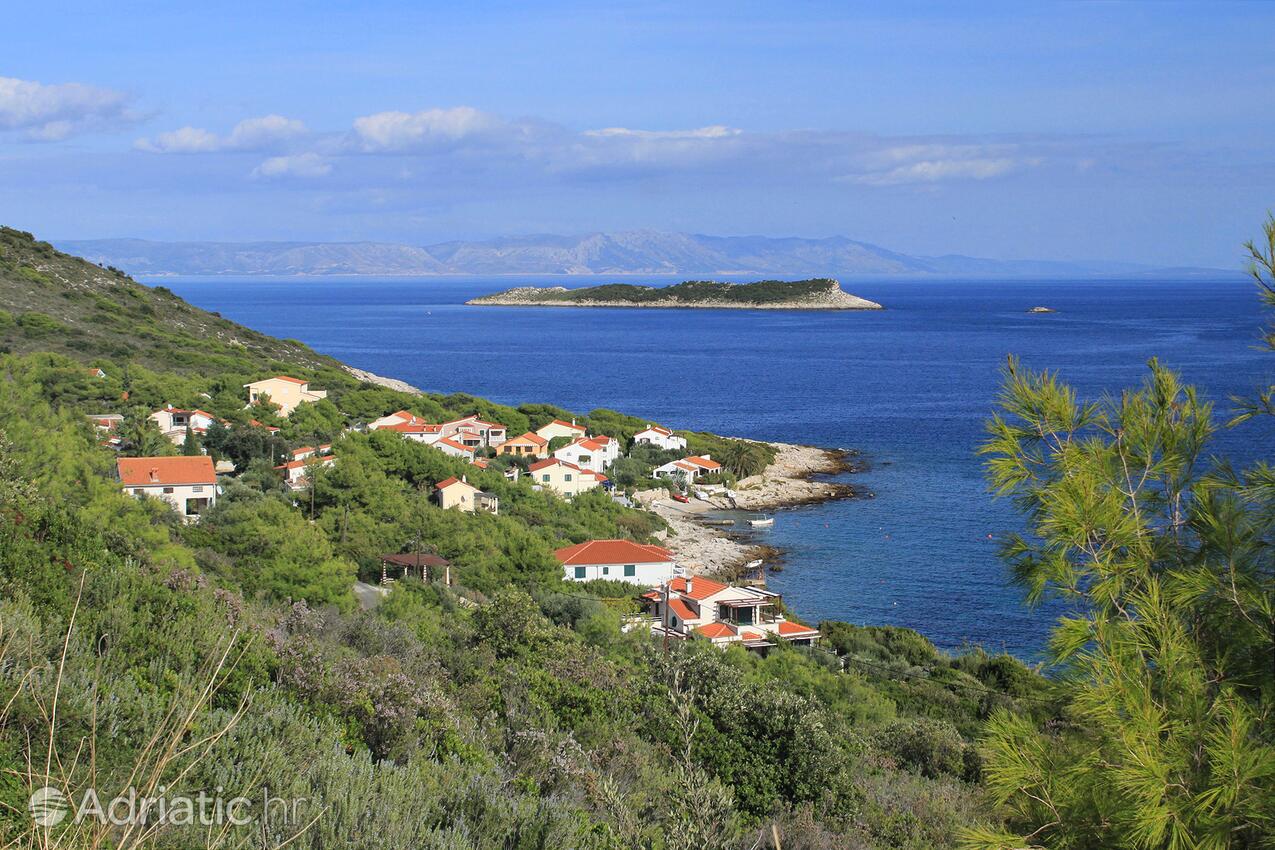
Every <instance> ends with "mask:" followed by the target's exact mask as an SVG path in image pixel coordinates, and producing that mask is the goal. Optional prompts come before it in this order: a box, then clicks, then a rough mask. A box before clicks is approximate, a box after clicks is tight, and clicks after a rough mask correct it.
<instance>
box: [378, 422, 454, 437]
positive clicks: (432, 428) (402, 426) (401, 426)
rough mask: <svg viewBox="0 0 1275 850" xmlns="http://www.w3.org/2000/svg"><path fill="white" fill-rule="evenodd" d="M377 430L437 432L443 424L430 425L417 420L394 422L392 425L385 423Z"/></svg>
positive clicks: (418, 432)
mask: <svg viewBox="0 0 1275 850" xmlns="http://www.w3.org/2000/svg"><path fill="white" fill-rule="evenodd" d="M377 430H380V431H398V432H399V433H400V434H437V433H438V432H439V431H442V430H443V426H442V425H431V424H430V423H428V422H423V421H420V420H417V421H414V422H396V423H395V424H393V425H385V426H383V427H381V428H379V429H377Z"/></svg>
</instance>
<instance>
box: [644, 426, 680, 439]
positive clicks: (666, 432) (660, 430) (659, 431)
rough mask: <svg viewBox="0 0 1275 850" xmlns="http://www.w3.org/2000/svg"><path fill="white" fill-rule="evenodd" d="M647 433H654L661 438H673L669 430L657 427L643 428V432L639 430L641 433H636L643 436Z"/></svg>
mask: <svg viewBox="0 0 1275 850" xmlns="http://www.w3.org/2000/svg"><path fill="white" fill-rule="evenodd" d="M648 431H654V432H655V433H657V434H659V435H660V436H662V437H671V436H673V432H672V431H670V430H669V429H667V428H661V427H660V426H659V425H648V426H646V428H645V429H643V430H641V431H638V433H639V434H645V433H647V432H648Z"/></svg>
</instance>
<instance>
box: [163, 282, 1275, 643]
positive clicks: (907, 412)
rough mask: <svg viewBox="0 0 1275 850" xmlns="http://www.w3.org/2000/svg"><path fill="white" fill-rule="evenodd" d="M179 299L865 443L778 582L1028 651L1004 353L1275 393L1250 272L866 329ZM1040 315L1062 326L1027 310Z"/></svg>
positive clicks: (948, 288) (502, 391) (1026, 286)
mask: <svg viewBox="0 0 1275 850" xmlns="http://www.w3.org/2000/svg"><path fill="white" fill-rule="evenodd" d="M524 281H533V282H535V281H536V279H535V278H520V279H519V280H518V282H524ZM558 282H561V281H558ZM591 282H593V281H585V282H582V281H579V280H578V279H577V280H574V281H572V282H570V283H567V284H566V285H586V284H587V283H591ZM163 283H164V284H165V285H167V286H169V287H170V288H171V289H173V290H174V291H175V292H177V293H178V294H179V295H181V296H182V297H184V298H186V299H188V300H190V301H191V302H193V303H195V304H197V305H199V306H201V307H204V308H207V309H210V310H216V311H219V312H221V313H222V314H223V315H225V316H227V317H228V318H231V319H234V320H236V321H239V322H242V323H244V324H247V325H250V326H252V327H254V328H257V329H258V330H261V331H264V332H266V333H269V334H273V335H276V336H282V337H292V338H296V339H300V340H303V341H305V342H307V343H309V344H310V345H312V346H313V347H315V348H316V349H318V350H320V351H323V352H325V353H327V354H331V355H333V356H335V357H338V358H340V359H341V360H343V361H346V362H348V363H351V364H353V365H356V366H360V367H363V368H366V369H370V370H371V371H373V372H376V373H378V374H382V375H387V376H393V377H397V378H402V379H404V380H406V381H408V382H410V383H413V384H415V385H417V386H420V387H422V388H425V389H429V390H433V391H439V392H453V391H464V392H471V393H474V394H477V395H482V396H486V397H489V398H492V399H494V400H496V401H499V402H504V403H507V404H518V403H520V402H526V401H545V402H553V403H555V404H559V405H561V406H563V407H566V408H568V409H573V410H579V411H587V410H591V409H593V408H596V407H608V408H612V409H616V410H621V411H625V412H628V413H632V414H634V415H637V416H640V417H648V418H650V419H652V420H654V421H658V422H662V423H665V424H668V425H672V426H674V427H685V428H692V429H696V430H707V431H714V432H718V433H722V434H732V435H740V436H746V437H754V438H759V439H772V440H783V441H790V442H802V443H812V444H815V445H822V446H835V447H853V448H857V449H860V450H861V451H862V452H863V453H864V454H865V455H866V457H867V458H868V459H869V461H870V462H871V470H870V471H868V472H867V473H864V474H862V475H860V476H857V477H856V480H857V481H858V482H859V483H861V484H863V485H865V486H866V487H867V488H869V489H870V490H872V491H873V492H874V493H875V494H876V498H875V499H871V500H856V501H847V502H838V503H834V504H827V505H821V506H815V507H810V508H802V509H797V510H793V511H787V512H783V513H781V514H780V516H779V520H778V522H777V523H776V525H775V527H774V528H773V529H772V530H770V531H767V532H763V533H762V534H763V535H764V538H763V539H765V540H766V542H770V543H773V544H774V545H777V546H781V547H784V548H785V549H787V550H788V551H789V557H788V561H787V567H786V569H785V570H784V571H783V572H782V573H779V574H776V575H774V576H773V577H772V580H771V586H772V588H774V589H775V590H777V591H779V592H781V593H783V594H784V596H785V597H786V598H787V600H788V601H789V602H790V603H791V604H792V605H793V606H794V607H795V609H796V610H797V611H798V612H799V613H800V614H801V616H802V617H803V618H805V619H808V620H811V621H817V620H819V619H822V618H835V619H841V620H847V621H850V622H855V623H868V624H895V625H902V626H909V627H911V628H915V629H917V630H919V631H921V632H923V633H924V634H925V635H927V636H928V637H930V638H931V639H932V640H933V641H934V642H935V643H936V644H938V645H939V646H942V647H945V648H954V647H958V646H960V645H962V644H965V643H978V644H982V645H984V646H986V647H988V648H989V649H1002V648H1003V649H1006V650H1008V651H1010V652H1014V653H1016V654H1018V655H1020V656H1023V657H1027V658H1031V657H1035V656H1037V655H1038V653H1039V652H1040V650H1041V647H1042V646H1043V643H1044V640H1045V637H1046V635H1047V633H1048V630H1049V627H1050V624H1051V622H1052V618H1053V616H1054V615H1055V614H1056V609H1046V610H1045V611H1030V610H1028V609H1027V608H1026V607H1025V606H1024V605H1023V604H1022V599H1021V594H1020V593H1019V592H1018V591H1017V590H1016V589H1014V588H1012V587H1011V586H1009V585H1008V583H1007V580H1006V577H1007V573H1006V570H1005V568H1004V566H1003V565H1002V564H1001V562H1000V561H999V560H998V559H997V557H996V545H995V543H994V542H993V540H992V539H990V538H989V535H996V534H999V533H1000V532H1003V531H1005V530H1007V529H1011V528H1014V527H1015V526H1016V523H1017V520H1016V517H1015V515H1014V513H1013V511H1012V509H1011V507H1010V505H1009V504H1008V503H1005V502H1003V501H994V500H993V499H992V498H991V497H990V496H989V495H988V494H987V492H986V486H985V483H984V479H983V476H982V471H981V468H980V465H979V461H978V460H977V458H976V457H975V454H974V453H975V449H976V448H977V446H978V445H979V443H980V442H981V441H982V439H983V425H984V422H985V420H986V419H987V417H988V415H989V413H990V411H991V409H992V404H993V399H994V398H995V396H996V392H997V387H998V373H999V369H1000V368H1001V367H1002V365H1003V364H1004V361H1005V358H1006V356H1007V355H1009V354H1011V353H1012V354H1017V355H1020V356H1021V357H1022V359H1023V361H1024V362H1025V363H1026V364H1027V365H1028V366H1031V367H1036V368H1045V367H1048V368H1052V369H1056V370H1058V371H1059V372H1060V373H1061V375H1062V377H1063V378H1064V379H1066V380H1067V381H1069V382H1070V383H1072V384H1073V385H1074V386H1076V387H1077V388H1078V389H1079V390H1080V391H1082V392H1083V393H1086V394H1090V395H1095V394H1100V393H1102V392H1104V391H1116V390H1118V389H1119V388H1121V387H1124V386H1128V385H1131V384H1134V383H1136V382H1138V381H1140V380H1141V378H1142V377H1143V375H1145V374H1146V367H1145V363H1146V360H1147V359H1148V358H1149V357H1152V356H1157V357H1159V358H1160V359H1161V361H1163V362H1165V363H1167V364H1169V365H1171V366H1172V367H1174V368H1176V369H1178V370H1180V371H1181V372H1182V373H1183V374H1184V375H1185V377H1186V379H1187V380H1189V381H1191V382H1193V383H1196V384H1198V385H1200V386H1201V388H1203V389H1204V390H1205V391H1206V395H1207V397H1209V398H1212V399H1214V400H1215V401H1217V402H1218V404H1219V408H1222V409H1225V408H1227V407H1228V402H1226V399H1227V398H1228V397H1229V396H1231V395H1233V394H1237V393H1247V392H1250V391H1251V390H1252V389H1254V388H1255V387H1257V386H1259V385H1261V384H1263V383H1271V382H1272V381H1273V380H1275V355H1271V354H1264V353H1262V352H1260V351H1257V350H1255V348H1254V344H1255V340H1256V338H1257V333H1258V329H1259V327H1260V325H1261V321H1262V317H1261V315H1260V312H1259V309H1258V303H1257V298H1256V295H1255V293H1254V291H1253V287H1252V286H1251V285H1250V284H1248V283H1245V282H1243V281H1239V280H1230V281H1199V280H1192V281H1173V280H1168V281H1142V280H1139V281H1103V282H1073V281H1069V282H1050V281H1030V282H1022V281H1015V282H995V283H985V282H973V281H966V282H956V281H940V282H936V281H924V282H922V281H898V280H891V281H854V282H853V283H850V284H847V286H846V288H847V289H848V290H850V291H852V292H855V293H856V294H860V295H863V296H864V297H867V298H871V299H873V300H875V301H879V302H881V303H882V304H884V305H886V306H887V308H888V309H887V310H885V311H881V312H870V313H817V312H810V313H804V312H803V313H789V312H760V311H759V312H744V311H732V310H721V311H717V310H677V311H666V310H623V309H614V310H612V309H588V310H582V309H571V308H562V309H558V308H534V309H533V308H498V307H481V308H480V307H465V306H463V303H462V302H464V301H465V300H466V299H467V298H470V297H473V296H474V295H478V294H484V293H488V292H494V291H498V290H501V289H504V288H507V287H508V286H511V285H514V282H513V281H510V280H507V279H485V280H484V279H443V280H435V279H428V280H378V281H369V280H353V281H351V280H321V281H312V280H306V281H296V280H286V281H278V280H265V281H263V280H252V281H245V280H226V279H215V280H208V279H204V280H177V281H174V280H165V281H163ZM1038 304H1045V305H1048V306H1051V307H1054V308H1056V309H1057V310H1058V312H1057V313H1054V314H1050V315H1036V316H1031V315H1027V314H1026V313H1025V311H1026V310H1027V309H1028V308H1030V307H1032V306H1034V305H1038ZM1219 447H1220V450H1221V451H1223V452H1225V453H1226V454H1229V455H1232V456H1235V457H1237V458H1241V459H1248V458H1252V457H1255V456H1263V457H1268V458H1269V457H1270V456H1271V455H1272V454H1273V453H1275V452H1272V449H1273V448H1275V434H1273V432H1272V429H1271V428H1270V427H1269V426H1267V425H1265V424H1262V425H1260V426H1259V425H1252V426H1248V427H1245V428H1242V429H1238V430H1235V431H1231V432H1228V433H1226V434H1224V435H1223V436H1222V438H1221V440H1220V442H1219Z"/></svg>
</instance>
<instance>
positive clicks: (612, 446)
mask: <svg viewBox="0 0 1275 850" xmlns="http://www.w3.org/2000/svg"><path fill="white" fill-rule="evenodd" d="M553 456H554V457H556V458H557V459H558V460H565V461H566V462H567V463H574V464H575V465H576V466H578V467H580V468H581V469H588V470H592V471H593V472H605V471H606V468H607V467H608V466H610V465H611V464H612V463H614V462H615V460H616V459H617V458H618V457H619V456H620V444H619V442H618V441H617V440H613V439H611V438H610V437H583V438H581V439H579V440H576V441H575V442H573V443H569V444H568V445H565V446H563V447H562V448H560V449H558V450H557V451H556V452H554V453H553Z"/></svg>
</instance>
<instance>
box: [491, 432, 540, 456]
mask: <svg viewBox="0 0 1275 850" xmlns="http://www.w3.org/2000/svg"><path fill="white" fill-rule="evenodd" d="M496 454H498V455H513V456H514V457H540V458H542V457H545V456H547V455H548V454H549V441H548V440H546V439H545V438H544V437H542V436H540V435H539V434H537V433H536V432H535V431H528V432H527V433H525V434H522V435H520V436H517V437H511V438H510V439H508V440H505V441H504V442H503V443H501V444H500V446H499V447H498V448H497V449H496Z"/></svg>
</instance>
